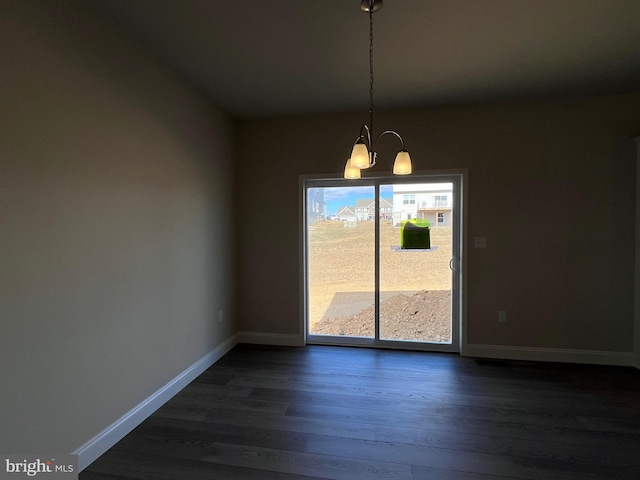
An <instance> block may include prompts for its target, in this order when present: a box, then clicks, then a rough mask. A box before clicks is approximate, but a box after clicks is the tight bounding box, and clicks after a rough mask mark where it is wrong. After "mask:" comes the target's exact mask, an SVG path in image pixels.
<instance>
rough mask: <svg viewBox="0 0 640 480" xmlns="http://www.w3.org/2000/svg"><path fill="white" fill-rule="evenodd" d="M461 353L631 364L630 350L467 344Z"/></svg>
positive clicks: (541, 359) (499, 357)
mask: <svg viewBox="0 0 640 480" xmlns="http://www.w3.org/2000/svg"><path fill="white" fill-rule="evenodd" d="M462 354H463V355H464V356H465V357H479V358H497V359H503V360H526V361H535V362H561V363H587V364H592V365H615V366H625V367H631V366H633V353H632V352H603V351H598V350H571V349H560V348H532V347H507V346H503V345H478V344H468V345H466V346H465V347H464V348H463V352H462Z"/></svg>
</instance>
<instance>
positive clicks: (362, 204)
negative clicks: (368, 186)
mask: <svg viewBox="0 0 640 480" xmlns="http://www.w3.org/2000/svg"><path fill="white" fill-rule="evenodd" d="M375 212H376V202H375V200H373V199H369V198H361V199H359V200H358V201H357V202H356V206H355V213H356V217H357V219H358V221H362V220H373V219H375V218H376V217H375V215H376V213H375ZM392 217H393V203H391V202H390V201H389V200H387V199H386V198H381V199H380V218H382V219H388V218H392Z"/></svg>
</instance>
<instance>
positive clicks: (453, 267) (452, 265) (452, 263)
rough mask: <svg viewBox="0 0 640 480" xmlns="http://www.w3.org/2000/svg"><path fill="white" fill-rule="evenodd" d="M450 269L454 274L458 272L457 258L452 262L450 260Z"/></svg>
mask: <svg viewBox="0 0 640 480" xmlns="http://www.w3.org/2000/svg"><path fill="white" fill-rule="evenodd" d="M449 268H450V269H451V271H452V272H455V271H456V258H455V257H453V258H452V259H451V260H449Z"/></svg>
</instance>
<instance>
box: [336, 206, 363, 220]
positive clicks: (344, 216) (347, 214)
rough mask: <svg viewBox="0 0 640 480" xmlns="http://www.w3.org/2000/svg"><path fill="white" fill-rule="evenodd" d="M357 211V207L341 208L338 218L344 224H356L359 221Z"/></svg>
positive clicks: (337, 214)
mask: <svg viewBox="0 0 640 480" xmlns="http://www.w3.org/2000/svg"><path fill="white" fill-rule="evenodd" d="M355 210H356V209H355V207H340V208H339V209H338V213H336V216H337V217H338V220H340V221H342V222H355V221H356V220H357V219H358V218H357V217H356V212H355Z"/></svg>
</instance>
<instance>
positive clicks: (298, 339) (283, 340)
mask: <svg viewBox="0 0 640 480" xmlns="http://www.w3.org/2000/svg"><path fill="white" fill-rule="evenodd" d="M236 336H237V338H238V343H255V344H258V345H280V346H284V347H302V346H304V344H305V342H304V336H302V335H292V334H285V333H259V332H238V333H237V335H236Z"/></svg>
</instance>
